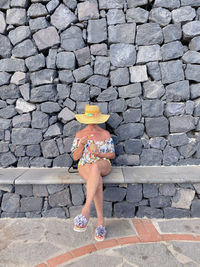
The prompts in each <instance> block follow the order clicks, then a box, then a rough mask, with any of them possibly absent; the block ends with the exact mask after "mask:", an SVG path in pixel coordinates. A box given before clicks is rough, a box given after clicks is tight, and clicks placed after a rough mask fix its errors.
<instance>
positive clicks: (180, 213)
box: [163, 207, 190, 219]
mask: <svg viewBox="0 0 200 267" xmlns="http://www.w3.org/2000/svg"><path fill="white" fill-rule="evenodd" d="M163 211H164V218H166V219H171V218H185V217H190V211H189V210H185V209H176V208H170V207H167V208H164V209H163Z"/></svg>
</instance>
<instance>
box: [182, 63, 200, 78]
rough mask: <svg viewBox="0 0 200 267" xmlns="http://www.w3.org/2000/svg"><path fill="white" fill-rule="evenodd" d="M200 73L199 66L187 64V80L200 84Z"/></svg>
mask: <svg viewBox="0 0 200 267" xmlns="http://www.w3.org/2000/svg"><path fill="white" fill-rule="evenodd" d="M199 73H200V66H199V65H193V64H187V67H186V70H185V76H186V79H188V80H192V81H195V82H200V78H199Z"/></svg>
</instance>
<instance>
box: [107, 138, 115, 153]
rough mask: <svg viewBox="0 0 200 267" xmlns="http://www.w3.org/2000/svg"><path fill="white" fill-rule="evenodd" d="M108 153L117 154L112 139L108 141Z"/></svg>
mask: <svg viewBox="0 0 200 267" xmlns="http://www.w3.org/2000/svg"><path fill="white" fill-rule="evenodd" d="M107 145H108V152H114V153H115V146H114V142H113V139H112V137H111V138H110V139H109V140H108V143H107Z"/></svg>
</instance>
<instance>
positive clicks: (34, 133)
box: [11, 128, 42, 145]
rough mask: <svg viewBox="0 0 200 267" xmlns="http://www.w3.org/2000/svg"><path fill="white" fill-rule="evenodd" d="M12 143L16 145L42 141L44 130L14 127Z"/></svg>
mask: <svg viewBox="0 0 200 267" xmlns="http://www.w3.org/2000/svg"><path fill="white" fill-rule="evenodd" d="M11 136H12V143H13V144H16V145H34V144H39V143H40V142H41V141H42V132H41V130H37V129H30V128H14V129H12V135H11Z"/></svg>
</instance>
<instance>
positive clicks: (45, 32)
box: [33, 26, 60, 50]
mask: <svg viewBox="0 0 200 267" xmlns="http://www.w3.org/2000/svg"><path fill="white" fill-rule="evenodd" d="M33 39H34V41H35V43H36V45H37V47H38V49H39V50H44V49H47V48H49V47H52V46H54V45H57V44H59V43H60V37H59V35H58V33H57V30H56V28H55V27H53V26H50V27H48V28H45V29H41V30H39V31H37V32H36V33H34V34H33Z"/></svg>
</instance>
